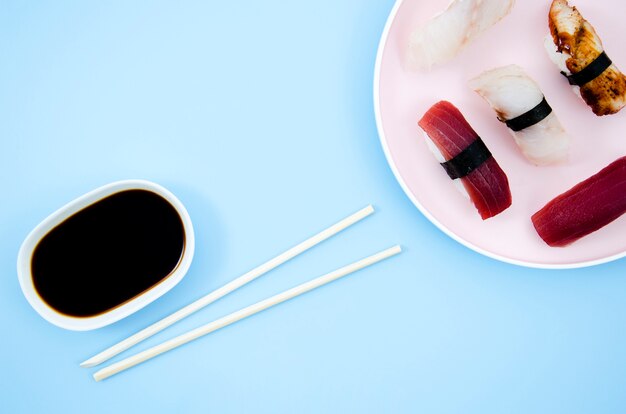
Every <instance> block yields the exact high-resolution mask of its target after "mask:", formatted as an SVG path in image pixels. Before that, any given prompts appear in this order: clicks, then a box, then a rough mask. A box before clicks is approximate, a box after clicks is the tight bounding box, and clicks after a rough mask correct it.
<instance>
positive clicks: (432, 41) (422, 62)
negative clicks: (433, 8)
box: [407, 0, 515, 69]
mask: <svg viewBox="0 0 626 414" xmlns="http://www.w3.org/2000/svg"><path fill="white" fill-rule="evenodd" d="M514 4H515V0H453V1H452V3H451V4H450V5H449V6H448V8H447V9H446V10H445V11H444V12H442V13H440V14H439V15H437V16H435V17H433V18H432V19H431V20H430V21H429V22H427V23H426V24H425V25H424V26H421V27H418V28H417V29H415V30H414V31H413V33H411V37H410V39H409V47H408V53H407V63H408V66H409V67H410V68H412V69H430V68H431V67H432V66H433V65H437V64H440V63H444V62H447V61H449V60H450V59H452V58H453V57H455V56H456V55H457V54H458V53H459V52H460V51H461V50H462V49H463V48H464V47H465V46H466V45H468V44H469V43H471V42H472V41H473V40H474V39H475V38H476V37H477V36H478V35H480V34H481V33H483V32H484V31H485V30H487V29H489V28H490V27H491V26H493V25H494V24H496V23H497V22H498V21H499V20H500V19H502V18H503V17H504V16H506V15H507V14H509V12H510V11H511V8H513V5H514Z"/></svg>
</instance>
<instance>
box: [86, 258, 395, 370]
mask: <svg viewBox="0 0 626 414" xmlns="http://www.w3.org/2000/svg"><path fill="white" fill-rule="evenodd" d="M401 251H402V248H401V247H400V246H394V247H391V248H389V249H387V250H383V251H381V252H379V253H376V254H374V255H372V256H369V257H366V258H365V259H362V260H359V261H358V262H354V263H352V264H349V265H347V266H344V267H342V268H340V269H337V270H335V271H333V272H330V273H327V274H325V275H324V276H320V277H318V278H316V279H313V280H311V281H308V282H306V283H303V284H301V285H298V286H296V287H294V288H291V289H289V290H286V291H284V292H282V293H279V294H277V295H275V296H272V297H270V298H268V299H265V300H262V301H261V302H258V303H255V304H253V305H250V306H248V307H246V308H243V309H241V310H238V311H237V312H234V313H231V314H230V315H227V316H224V317H222V318H220V319H217V320H215V321H213V322H210V323H208V324H206V325H203V326H200V327H199V328H196V329H193V330H191V331H189V332H187V333H184V334H182V335H179V336H177V337H175V338H172V339H170V340H168V341H165V342H163V343H161V344H159V345H156V346H154V347H152V348H149V349H147V350H145V351H142V352H139V353H138V354H135V355H132V356H130V357H128V358H126V359H123V360H121V361H119V362H116V363H114V364H111V365H109V366H108V367H105V368H102V369H101V370H99V371H98V372H96V373H95V374H94V375H93V377H94V379H95V380H96V381H100V380H103V379H105V378H108V377H110V376H112V375H115V374H117V373H119V372H121V371H124V370H126V369H128V368H131V367H134V366H135V365H137V364H140V363H142V362H144V361H147V360H149V359H151V358H154V357H155V356H158V355H160V354H162V353H164V352H167V351H170V350H172V349H174V348H177V347H179V346H181V345H184V344H186V343H187V342H191V341H193V340H194V339H198V338H200V337H202V336H204V335H207V334H209V333H211V332H213V331H216V330H218V329H220V328H223V327H225V326H228V325H230V324H232V323H235V322H237V321H240V320H242V319H244V318H247V317H248V316H252V315H254V314H255V313H259V312H261V311H263V310H265V309H267V308H269V307H272V306H274V305H278V304H279V303H282V302H284V301H286V300H289V299H292V298H295V297H296V296H299V295H302V294H303V293H306V292H308V291H310V290H313V289H315V288H318V287H320V286H323V285H325V284H327V283H330V282H332V281H334V280H337V279H339V278H341V277H343V276H346V275H349V274H350V273H353V272H356V271H357V270H360V269H363V268H364V267H367V266H371V265H373V264H374V263H377V262H380V261H381V260H384V259H387V258H389V257H391V256H395V255H396V254H398V253H400V252H401Z"/></svg>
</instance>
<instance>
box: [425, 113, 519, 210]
mask: <svg viewBox="0 0 626 414" xmlns="http://www.w3.org/2000/svg"><path fill="white" fill-rule="evenodd" d="M418 124H419V126H420V127H421V128H422V129H423V130H424V132H426V135H427V139H428V140H429V141H431V142H432V144H434V146H435V148H436V149H437V150H438V151H439V153H440V154H441V156H442V157H443V160H444V161H443V162H442V163H441V166H442V167H443V168H444V170H445V171H446V172H447V173H448V176H449V177H450V178H451V179H452V180H455V181H456V180H460V181H461V182H462V184H463V187H464V189H465V191H466V192H467V194H468V196H469V198H470V200H471V201H472V203H473V204H474V206H475V207H476V209H477V210H478V213H479V214H480V216H481V217H482V219H483V220H486V219H488V218H491V217H493V216H496V215H498V214H500V213H501V212H503V211H504V210H506V209H507V208H509V206H511V202H512V199H511V190H510V188H509V180H508V178H507V176H506V174H505V173H504V171H502V168H500V166H499V165H498V163H497V162H496V160H495V159H494V158H493V156H492V155H491V152H490V151H489V149H488V148H487V146H486V145H485V143H484V142H483V141H482V139H480V137H479V136H478V134H477V133H476V132H475V131H474V130H473V129H472V127H471V126H470V124H469V123H468V122H467V121H466V120H465V118H464V117H463V115H462V114H461V112H460V111H459V110H458V109H457V108H456V107H455V106H454V105H452V104H451V103H450V102H446V101H442V102H439V103H437V104H435V105H433V107H431V108H430V109H429V110H428V112H426V114H425V115H424V117H423V118H422V119H421V120H420V121H419V122H418ZM432 144H431V145H432Z"/></svg>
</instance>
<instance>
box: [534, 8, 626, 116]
mask: <svg viewBox="0 0 626 414" xmlns="http://www.w3.org/2000/svg"><path fill="white" fill-rule="evenodd" d="M549 24H550V33H551V36H548V37H547V38H546V42H545V43H546V44H545V47H546V50H547V51H548V54H549V55H550V58H551V59H552V61H553V62H554V63H555V64H556V65H557V66H558V67H559V69H560V70H561V73H562V74H563V75H564V76H565V77H567V79H568V81H569V83H570V85H572V87H573V88H574V91H575V92H576V93H577V94H579V95H580V96H581V97H582V99H583V100H584V101H585V102H586V103H587V105H589V106H590V107H591V109H592V110H593V113H594V114H596V115H598V116H602V115H611V114H615V113H617V112H619V111H620V110H621V109H622V108H623V107H624V106H626V76H624V75H623V74H622V72H620V70H619V69H618V68H617V66H615V65H614V64H613V62H612V61H611V59H610V58H609V57H608V56H607V54H606V52H605V51H604V48H603V47H602V41H601V40H600V37H598V35H597V33H596V31H595V30H594V28H593V26H591V24H589V22H588V21H587V20H585V19H584V18H583V16H582V15H581V14H580V12H579V11H578V10H577V9H576V7H571V6H570V5H569V4H568V2H567V0H554V1H553V2H552V6H551V7H550V15H549Z"/></svg>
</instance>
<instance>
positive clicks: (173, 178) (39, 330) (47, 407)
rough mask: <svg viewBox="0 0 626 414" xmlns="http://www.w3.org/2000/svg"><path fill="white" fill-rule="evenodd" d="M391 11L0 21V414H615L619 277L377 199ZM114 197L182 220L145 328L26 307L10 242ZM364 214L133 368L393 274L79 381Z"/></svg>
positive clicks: (339, 6) (103, 11) (619, 375)
mask: <svg viewBox="0 0 626 414" xmlns="http://www.w3.org/2000/svg"><path fill="white" fill-rule="evenodd" d="M392 3H393V1H392V0H367V1H365V0H342V1H340V2H335V1H331V0H320V1H316V2H291V3H287V2H283V1H278V0H267V1H264V2H256V1H247V2H245V1H244V2H226V1H219V2H218V1H187V2H165V1H145V2H140V1H136V2H126V1H113V2H82V1H74V2H58V1H49V2H38V1H32V2H20V1H15V2H10V1H9V2H7V1H6V0H3V1H2V2H1V3H0V57H1V61H0V137H1V149H0V186H1V188H2V199H1V201H2V202H1V203H0V229H2V237H1V238H0V270H1V272H0V275H1V277H0V303H1V306H2V312H0V326H1V327H2V337H3V338H2V341H1V342H0V358H1V360H0V367H1V368H0V394H1V397H2V398H1V400H2V403H1V404H2V407H3V409H2V411H3V412H7V413H36V412H46V413H50V412H70V413H72V412H74V413H82V412H90V413H101V412H102V413H106V412H114V411H116V412H130V411H132V412H173V411H177V412H212V413H243V412H261V413H296V412H297V413H320V412H328V413H345V412H359V413H374V412H397V413H415V412H428V413H459V412H464V413H502V412H507V413H528V412H534V413H538V412H545V413H554V412H563V413H577V412H624V411H625V410H626V393H624V389H625V386H626V375H625V368H626V357H625V354H626V353H625V352H624V349H625V347H626V332H625V328H624V326H625V325H624V314H625V313H626V301H625V300H624V296H625V293H626V278H625V277H624V262H623V261H618V262H614V263H611V264H607V265H603V266H599V267H595V268H591V269H584V270H574V271H562V272H557V271H540V270H530V269H524V268H519V267H514V266H511V265H506V264H503V263H499V262H496V261H493V260H490V259H487V258H485V257H481V256H480V255H478V254H476V253H474V252H472V251H469V250H467V249H465V248H463V247H462V246H460V245H459V244H457V243H456V242H454V241H452V240H451V239H449V238H448V237H446V236H445V235H443V234H442V233H440V232H439V231H438V230H437V229H436V228H435V227H434V226H433V225H431V224H430V223H429V222H428V221H427V220H426V219H425V218H424V217H422V216H421V215H420V213H419V212H418V211H417V210H416V209H415V208H414V207H413V205H412V204H411V203H410V201H409V200H408V199H407V198H406V196H405V195H404V194H403V193H402V191H401V189H400V187H399V185H398V184H397V183H396V181H395V180H394V177H393V175H392V173H391V171H390V169H389V167H388V166H387V163H386V161H385V158H384V156H383V152H382V149H381V147H380V145H379V141H378V137H377V133H376V127H375V123H374V116H373V107H372V98H371V95H372V78H373V68H374V60H375V54H376V48H377V45H378V40H379V37H380V34H381V32H382V29H383V26H384V23H385V20H386V18H387V15H388V13H389V11H390V10H391V7H392V5H393V4H392ZM124 178H145V179H149V180H153V181H156V182H158V183H160V184H162V185H164V186H166V187H167V188H169V189H170V190H171V191H173V192H174V193H175V194H177V195H178V196H179V198H180V199H181V200H182V201H183V202H184V203H185V205H186V206H187V208H188V210H189V212H190V214H191V216H192V219H193V221H194V224H195V230H196V234H197V245H196V257H195V260H194V263H193V265H192V268H191V270H190V272H189V273H188V275H187V276H186V278H185V279H184V280H183V281H182V282H181V283H180V284H179V285H178V286H177V287H176V288H175V289H174V290H172V291H171V292H170V293H168V294H167V295H165V296H163V297H162V298H161V299H159V300H157V301H156V302H154V303H153V304H151V305H150V306H148V307H146V308H144V309H143V310H142V311H140V312H139V313H137V314H135V315H132V316H131V317H128V318H127V319H125V320H123V321H120V322H118V323H116V324H114V325H112V326H109V327H106V328H102V329H99V330H97V331H92V332H82V333H81V332H70V331H64V330H62V329H60V328H57V327H55V326H53V325H51V324H49V323H47V322H45V321H44V320H43V319H42V318H41V317H39V316H38V315H37V314H36V313H35V312H34V311H33V310H32V309H31V308H30V306H29V305H28V304H27V302H26V300H25V299H24V297H23V296H22V293H21V291H20V288H19V285H18V282H17V277H16V271H15V262H16V255H17V252H18V249H19V246H20V243H21V242H22V240H23V239H24V237H25V236H26V235H27V233H28V232H29V231H30V230H31V229H32V228H33V227H34V226H35V225H36V224H37V223H38V222H40V221H41V220H42V219H43V218H45V217H46V216H47V215H48V214H50V213H51V212H52V211H54V210H55V209H57V208H59V207H60V206H62V205H63V204H65V203H66V202H68V201H70V200H72V199H74V198H75V197H77V196H79V195H81V194H83V193H85V192H87V191H89V190H91V189H93V188H95V187H98V186H100V185H103V184H106V183H108V182H111V181H115V180H118V179H124ZM370 202H372V203H374V204H375V205H376V206H377V207H378V212H377V213H376V214H375V215H374V216H372V217H370V218H368V219H367V220H366V221H365V222H363V223H361V224H359V225H358V226H356V227H354V228H352V229H350V230H348V231H347V232H345V233H342V234H341V235H339V236H337V237H336V238H334V239H332V240H330V241H328V242H326V243H324V244H323V245H320V246H319V247H317V248H315V249H314V250H312V251H310V252H309V253H307V254H306V255H303V256H302V257H298V258H297V259H295V260H293V261H292V262H289V263H287V264H286V265H284V266H282V267H281V268H279V269H277V270H276V271H273V272H272V273H270V274H268V275H266V276H264V277H262V278H261V279H258V280H257V281H255V282H253V283H251V284H250V285H248V286H246V287H244V288H242V289H240V290H239V291H237V292H236V293H234V294H232V295H229V296H227V297H226V298H224V299H222V300H221V301H219V302H217V303H215V304H213V305H212V306H210V307H209V308H207V309H205V310H203V311H201V312H199V313H198V314H196V315H194V316H192V317H190V318H188V319H187V320H185V321H183V322H181V323H180V324H178V325H176V326H175V327H173V328H171V329H169V330H168V331H166V332H163V333H161V334H160V335H158V336H156V337H154V338H152V339H151V340H150V341H147V342H146V343H144V344H141V345H140V346H138V347H137V349H144V348H146V347H148V346H150V345H153V344H156V343H158V342H160V341H162V340H163V339H165V338H169V337H171V336H173V335H174V334H177V333H180V332H183V331H185V330H188V329H190V328H192V327H195V326H198V325H200V324H202V323H205V322H207V321H210V320H213V319H215V318H217V317H219V316H222V315H224V314H226V313H229V312H231V311H234V310H236V309H239V308H241V307H243V306H245V305H248V304H250V303H252V302H256V301H258V300H260V299H263V298H265V297H267V296H270V295H272V294H274V293H277V292H279V291H282V290H284V289H286V288H288V287H291V286H293V285H296V284H298V283H301V282H303V281H305V280H308V279H311V278H313V277H315V276H318V275H320V274H322V273H325V272H327V271H329V270H331V269H334V268H336V267H339V266H341V265H343V264H346V263H348V262H351V261H353V260H356V259H358V258H361V257H363V256H365V255H368V254H370V253H373V252H375V251H378V250H380V249H383V248H386V247H388V246H390V245H392V244H395V243H397V242H398V243H402V244H403V246H404V247H405V248H406V251H405V253H403V254H402V255H401V256H399V257H397V258H394V259H392V260H389V261H387V262H385V263H382V264H379V265H377V266H375V267H372V268H370V269H367V270H365V271H362V272H360V273H358V274H354V275H352V276H350V277H349V278H346V279H343V280H341V281H339V282H336V283H334V284H332V285H329V286H326V287H324V288H322V289H319V290H316V291H314V292H312V293H309V294H307V295H305V296H303V297H301V298H298V299H296V300H294V301H292V302H288V303H285V304H282V305H280V306H279V307H276V308H273V309H271V310H269V311H266V312H264V313H262V314H259V315H257V316H254V317H253V318H250V319H247V320H245V321H242V322H240V323H238V324H236V325H233V326H231V327H228V328H226V329H224V330H222V331H219V332H217V333H215V334H212V335H210V336H208V337H205V338H202V339H201V340H198V341H196V342H194V343H191V344H189V345H186V346H185V347H184V348H181V349H178V350H176V351H174V352H171V353H168V354H166V355H163V356H161V357H159V358H157V359H155V360H152V361H150V362H148V363H146V364H144V365H142V366H139V367H136V368H134V369H132V370H130V371H127V372H125V373H123V374H121V375H118V376H116V377H113V378H111V379H109V380H107V381H104V382H101V383H96V382H94V381H93V379H92V378H91V374H92V373H93V372H94V370H93V369H91V370H86V369H81V368H79V367H78V363H79V362H81V361H82V360H84V359H86V358H87V357H89V356H91V355H93V354H94V353H96V352H98V351H100V350H102V349H103V348H105V347H106V346H108V345H110V344H113V343H114V342H116V341H118V340H120V339H122V338H124V337H126V336H127V335H129V334H130V333H132V332H135V331H136V330H138V329H140V328H142V327H144V326H146V325H148V324H149V323H151V322H153V321H155V320H157V319H159V318H161V317H163V316H165V315H167V314H169V313H170V312H172V311H174V310H176V309H178V308H179V307H181V306H182V305H184V304H186V303H188V302H189V301H191V300H193V299H196V298H198V297H199V296H201V295H203V294H204V293H206V292H208V291H211V290H212V289H214V288H217V287H219V286H221V285H223V284H224V283H226V282H227V281H229V280H231V279H233V278H235V277H236V276H238V275H239V274H241V273H244V272H245V271H247V270H249V269H251V268H253V267H255V266H257V265H258V264H260V263H262V262H263V261H265V260H266V259H268V258H270V257H273V256H274V255H276V254H277V253H279V252H281V251H282V250H284V249H285V248H287V247H289V246H291V245H293V244H295V243H296V242H299V241H301V240H302V239H304V238H305V237H308V235H310V234H313V233H315V232H317V231H318V230H320V229H322V228H324V227H325V226H327V225H329V224H331V223H333V222H334V221H336V220H338V219H340V218H342V217H343V216H345V215H347V214H349V213H351V212H353V211H355V210H357V209H359V208H361V207H363V206H364V205H366V204H368V203H370Z"/></svg>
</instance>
